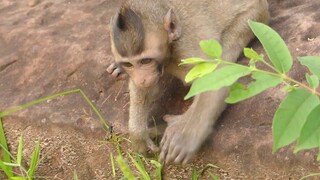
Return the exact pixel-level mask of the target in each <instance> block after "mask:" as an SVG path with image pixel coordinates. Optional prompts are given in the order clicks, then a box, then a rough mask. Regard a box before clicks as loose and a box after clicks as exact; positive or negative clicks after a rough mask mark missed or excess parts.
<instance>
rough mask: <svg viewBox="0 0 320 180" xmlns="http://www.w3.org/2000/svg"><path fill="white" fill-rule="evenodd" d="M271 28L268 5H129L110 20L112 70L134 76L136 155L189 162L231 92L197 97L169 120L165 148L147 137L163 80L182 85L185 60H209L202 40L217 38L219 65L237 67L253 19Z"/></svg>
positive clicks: (132, 1)
mask: <svg viewBox="0 0 320 180" xmlns="http://www.w3.org/2000/svg"><path fill="white" fill-rule="evenodd" d="M249 19H250V20H254V21H259V22H263V23H267V22H268V20H269V12H268V3H267V0H223V1H221V0H197V1H195V0H127V1H124V2H123V3H122V5H121V7H120V9H119V11H118V13H117V14H116V15H115V16H114V17H113V18H112V19H111V33H110V34H111V47H112V53H113V55H114V59H115V62H114V63H113V64H111V65H110V66H109V68H108V69H107V71H108V72H109V73H110V74H112V75H113V76H118V75H119V74H120V73H122V72H125V73H126V74H128V75H129V76H130V81H129V90H130V109H129V133H130V138H131V140H132V142H133V146H134V149H135V150H136V151H138V152H139V153H145V152H146V151H147V150H148V148H149V149H151V150H152V151H158V150H160V151H161V153H160V161H162V162H166V163H169V162H174V163H178V164H180V163H183V164H185V163H187V162H188V161H189V160H190V159H191V158H192V157H193V155H194V154H195V153H196V152H197V150H198V149H199V148H200V147H201V145H202V143H203V142H204V141H205V140H206V138H207V137H208V135H209V134H210V133H211V131H212V127H213V124H214V123H215V121H216V120H217V119H218V117H219V116H220V114H221V113H222V111H223V110H224V109H225V107H226V104H225V102H224V100H225V98H226V97H227V96H228V88H223V89H220V90H218V91H212V92H206V93H202V94H200V95H197V96H196V97H195V98H194V99H193V102H192V104H191V106H190V107H189V109H188V110H187V111H186V112H185V113H183V114H181V115H165V116H164V117H163V119H164V120H165V121H166V122H167V128H166V130H165V132H164V135H163V137H162V140H161V143H160V148H158V147H157V146H156V145H155V144H154V142H153V141H152V140H151V138H150V136H149V134H148V119H149V118H150V116H151V114H150V111H151V108H152V105H153V104H154V102H155V100H157V99H158V98H159V97H160V96H161V93H162V92H161V87H160V83H159V80H160V79H161V78H162V77H163V75H164V74H170V75H173V76H175V77H177V78H178V79H180V80H181V81H184V77H185V75H186V74H187V73H188V71H189V70H190V69H191V68H192V65H190V66H179V63H180V60H181V59H185V58H190V57H202V58H206V56H205V55H204V54H203V53H202V51H201V50H200V48H199V45H198V44H199V42H200V40H206V39H216V40H218V41H219V42H220V43H221V45H222V48H223V55H222V59H224V60H229V61H232V62H235V61H236V60H237V58H238V56H239V54H240V53H241V52H242V50H243V48H244V47H245V46H246V45H247V44H248V43H249V42H250V40H251V39H252V38H253V34H252V32H251V30H250V28H249V26H248V23H247V22H248V20H249Z"/></svg>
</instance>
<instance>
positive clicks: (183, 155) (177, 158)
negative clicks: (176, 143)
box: [173, 151, 187, 164]
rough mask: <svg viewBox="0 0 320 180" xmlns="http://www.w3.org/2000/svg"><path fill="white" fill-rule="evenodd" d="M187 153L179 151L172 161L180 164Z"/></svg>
mask: <svg viewBox="0 0 320 180" xmlns="http://www.w3.org/2000/svg"><path fill="white" fill-rule="evenodd" d="M186 155H187V153H185V152H184V151H183V152H180V154H179V155H178V156H177V157H176V159H175V160H174V161H173V162H174V163H175V164H180V163H181V162H182V161H183V160H184V159H185V157H186Z"/></svg>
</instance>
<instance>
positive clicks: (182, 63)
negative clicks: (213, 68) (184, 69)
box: [179, 57, 206, 66]
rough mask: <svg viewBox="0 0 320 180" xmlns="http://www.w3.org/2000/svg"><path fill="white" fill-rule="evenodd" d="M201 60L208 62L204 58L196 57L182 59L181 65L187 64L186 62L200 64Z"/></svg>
mask: <svg viewBox="0 0 320 180" xmlns="http://www.w3.org/2000/svg"><path fill="white" fill-rule="evenodd" d="M201 62H206V60H205V59H202V58H196V57H193V58H188V59H182V60H181V63H180V64H179V66H180V65H185V64H199V63H201Z"/></svg>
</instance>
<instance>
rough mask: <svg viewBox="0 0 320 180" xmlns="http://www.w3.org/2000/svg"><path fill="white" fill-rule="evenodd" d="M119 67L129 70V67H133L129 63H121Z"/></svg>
mask: <svg viewBox="0 0 320 180" xmlns="http://www.w3.org/2000/svg"><path fill="white" fill-rule="evenodd" d="M121 65H122V66H124V67H127V68H130V67H132V66H133V65H132V64H131V63H129V62H123V63H121Z"/></svg>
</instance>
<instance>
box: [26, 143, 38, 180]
mask: <svg viewBox="0 0 320 180" xmlns="http://www.w3.org/2000/svg"><path fill="white" fill-rule="evenodd" d="M39 156H40V142H39V141H37V143H36V147H35V148H34V151H33V152H32V156H31V163H30V167H29V169H28V177H30V178H31V179H33V177H34V173H35V172H36V170H37V168H38V164H39V162H38V161H39Z"/></svg>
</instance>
